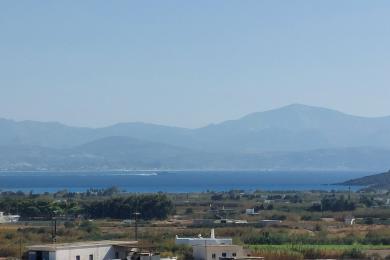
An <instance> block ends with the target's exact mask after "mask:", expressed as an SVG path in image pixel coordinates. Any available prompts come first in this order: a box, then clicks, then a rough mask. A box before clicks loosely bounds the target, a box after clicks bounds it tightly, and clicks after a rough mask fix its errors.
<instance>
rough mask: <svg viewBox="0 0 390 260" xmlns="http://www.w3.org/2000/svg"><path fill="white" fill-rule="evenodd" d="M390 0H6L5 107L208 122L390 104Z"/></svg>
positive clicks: (106, 119) (0, 29)
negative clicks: (310, 108)
mask: <svg viewBox="0 0 390 260" xmlns="http://www.w3.org/2000/svg"><path fill="white" fill-rule="evenodd" d="M389 14H390V1H385V0H384V1H367V0H365V1H358V0H350V1H339V0H334V1H330V0H323V1H311V0H307V1H292V0H285V1H275V0H269V1H260V0H253V1H227V0H226V1H210V0H205V1H169V0H167V1H157V0H156V1H79V0H74V1H43V0H40V1H12V0H8V1H6V0H4V1H0V117H5V118H12V119H16V120H23V119H31V120H41V121H60V122H64V123H67V124H71V125H82V126H103V125H109V124H112V123H116V122H124V121H145V122H152V123H161V124H168V125H177V126H186V127H198V126H203V125H206V124H208V123H211V122H219V121H223V120H226V119H233V118H238V117H240V116H243V115H245V114H247V113H251V112H255V111H262V110H267V109H270V108H275V107H278V106H283V105H287V104H290V103H304V104H308V105H316V106H324V107H329V108H334V109H338V110H341V111H344V112H347V113H351V114H357V115H365V116H381V115H390V84H389V83H390V15H389Z"/></svg>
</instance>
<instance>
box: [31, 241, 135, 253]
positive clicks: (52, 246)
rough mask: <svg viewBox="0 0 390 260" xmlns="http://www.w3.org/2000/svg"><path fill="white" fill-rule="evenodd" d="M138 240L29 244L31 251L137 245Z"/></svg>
mask: <svg viewBox="0 0 390 260" xmlns="http://www.w3.org/2000/svg"><path fill="white" fill-rule="evenodd" d="M137 243H138V242H137V241H119V240H117V241H115V240H101V241H85V242H74V243H58V244H45V245H32V246H27V249H28V250H30V251H56V250H61V249H77V248H86V247H101V246H124V247H128V246H132V245H136V244H137Z"/></svg>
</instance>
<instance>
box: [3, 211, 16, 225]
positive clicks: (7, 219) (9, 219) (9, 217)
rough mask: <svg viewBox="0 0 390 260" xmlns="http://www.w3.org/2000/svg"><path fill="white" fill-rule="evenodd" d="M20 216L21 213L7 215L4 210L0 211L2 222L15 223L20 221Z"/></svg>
mask: <svg viewBox="0 0 390 260" xmlns="http://www.w3.org/2000/svg"><path fill="white" fill-rule="evenodd" d="M19 218H20V216H19V215H5V214H4V212H1V211H0V224H4V223H15V222H18V221H19Z"/></svg>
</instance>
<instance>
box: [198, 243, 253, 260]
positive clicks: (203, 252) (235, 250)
mask: <svg viewBox="0 0 390 260" xmlns="http://www.w3.org/2000/svg"><path fill="white" fill-rule="evenodd" d="M192 250H193V253H192V255H193V257H194V260H220V259H242V258H244V257H245V254H244V249H243V248H242V246H238V245H195V246H193V247H192Z"/></svg>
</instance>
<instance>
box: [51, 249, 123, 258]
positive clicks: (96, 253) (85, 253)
mask: <svg viewBox="0 0 390 260" xmlns="http://www.w3.org/2000/svg"><path fill="white" fill-rule="evenodd" d="M115 252H118V253H119V258H125V257H126V255H125V254H126V252H125V251H124V250H123V249H121V248H118V247H115V246H100V247H91V248H79V249H68V250H57V252H56V258H55V259H56V260H76V256H78V255H79V256H80V260H89V255H93V259H94V260H108V259H113V258H115Z"/></svg>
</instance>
